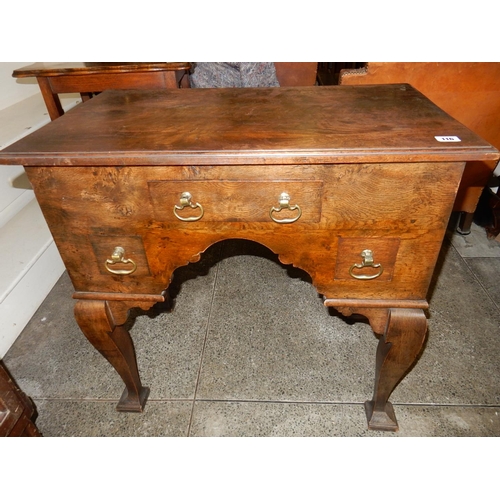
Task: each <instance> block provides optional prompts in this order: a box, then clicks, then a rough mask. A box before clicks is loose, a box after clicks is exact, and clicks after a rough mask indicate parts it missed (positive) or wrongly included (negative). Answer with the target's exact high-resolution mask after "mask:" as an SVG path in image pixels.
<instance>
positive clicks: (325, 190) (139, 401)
mask: <svg viewBox="0 0 500 500" xmlns="http://www.w3.org/2000/svg"><path fill="white" fill-rule="evenodd" d="M498 158H499V153H498V151H497V150H496V149H495V148H493V147H492V146H491V145H489V144H488V143H487V142H485V141H484V140H482V139H481V138H480V137H478V136H477V135H475V134H474V133H473V132H471V131H470V130H468V129H467V128H465V127H464V126H463V125H461V124H460V123H458V122H457V121H455V120H453V119H452V118H450V117H449V116H448V115H446V114H445V113H444V112H443V111H442V110H440V109H439V108H437V107H436V106H435V105H434V104H432V103H431V102H430V101H429V100H427V99H426V98H425V97H424V96H423V95H422V94H420V93H419V92H418V91H416V90H415V89H413V88H412V87H410V86H409V85H382V86H366V87H301V88H298V87H297V88H259V89H183V90H162V91H106V92H104V93H102V94H101V95H99V96H97V97H96V98H94V99H92V100H91V101H88V102H87V103H85V104H83V105H82V106H79V107H77V108H75V109H74V110H72V111H71V112H69V113H67V114H66V115H64V116H63V117H61V118H59V119H58V120H56V121H54V122H52V123H51V124H49V125H47V126H46V127H44V128H43V129H41V130H39V131H37V132H34V133H33V134H31V135H30V136H28V137H27V138H25V139H23V140H21V141H19V142H18V143H16V144H14V145H12V146H10V147H9V148H7V149H6V150H4V151H2V152H1V153H0V163H6V164H22V165H24V166H25V169H26V172H27V174H28V177H29V179H30V181H31V183H32V185H33V188H34V190H35V194H36V196H37V199H38V201H39V203H40V205H41V207H42V211H43V213H44V215H45V217H46V219H47V222H48V224H49V227H50V229H51V231H52V234H53V236H54V239H55V241H56V244H57V246H58V248H59V250H60V252H61V256H62V258H63V260H64V262H65V265H66V267H67V270H68V273H69V275H70V277H71V280H72V282H73V284H74V286H75V290H76V292H75V295H74V297H75V299H77V303H76V305H75V316H76V320H77V322H78V324H79V325H80V327H81V329H82V331H83V332H84V334H85V335H86V336H87V338H88V339H89V340H90V341H91V342H92V344H93V345H94V346H95V347H96V348H97V349H99V351H100V352H101V353H102V354H103V355H104V356H105V357H106V358H107V359H108V360H109V362H110V363H111V364H112V365H113V366H114V368H115V369H116V370H117V372H118V373H119V374H120V376H121V377H122V379H123V380H124V382H125V385H126V388H125V391H124V394H123V396H122V398H121V400H120V402H119V404H118V409H119V410H123V411H141V410H142V408H143V406H144V404H145V402H146V399H147V394H148V389H147V388H145V387H143V386H142V383H141V381H140V378H139V374H138V370H137V364H136V359H135V354H134V348H133V343H132V340H131V338H130V336H129V333H128V332H127V331H126V330H125V328H124V327H123V324H124V323H125V321H126V317H127V312H128V310H129V309H130V308H131V307H137V306H139V307H142V308H149V307H151V306H152V305H153V304H154V303H156V302H161V301H164V300H165V297H166V295H165V290H166V288H168V284H169V281H170V279H171V276H172V273H173V271H174V270H175V269H176V268H178V267H180V266H184V265H186V264H187V263H189V262H193V261H196V260H198V259H199V258H200V255H201V253H202V252H203V251H205V250H206V249H207V248H208V247H209V246H210V245H212V244H214V243H215V242H218V241H221V240H224V239H229V238H244V239H250V240H253V241H256V242H258V243H261V244H263V245H265V246H267V247H268V248H270V249H271V250H272V251H273V252H275V253H276V254H278V255H279V258H280V260H281V261H282V262H284V263H287V264H293V265H294V266H297V267H299V268H301V269H303V270H304V271H306V272H307V273H309V275H310V276H311V278H312V282H313V284H314V286H315V287H316V289H317V290H318V292H319V293H320V294H322V295H323V296H324V303H325V305H326V306H332V307H335V308H337V309H338V310H339V311H340V312H342V313H343V314H346V315H350V314H353V313H359V314H362V315H364V316H366V317H367V318H368V319H369V321H370V324H371V326H372V328H373V330H374V332H375V333H376V334H378V335H380V340H379V347H378V352H377V360H376V375H375V390H374V395H373V398H372V399H371V400H370V401H368V402H367V403H366V405H365V406H366V412H367V417H368V425H369V427H370V428H372V429H383V430H396V429H397V422H396V417H395V415H394V411H393V409H392V405H391V404H390V402H389V401H388V399H389V396H390V394H391V392H392V391H393V390H394V388H395V387H396V385H397V384H398V383H399V381H400V380H401V379H402V377H403V376H404V375H405V373H406V372H407V371H408V369H409V368H410V367H411V365H412V364H413V363H414V361H415V359H416V357H417V356H418V354H419V352H420V350H421V348H422V346H423V343H424V340H425V336H426V331H427V319H426V316H425V313H424V310H425V309H426V308H427V307H428V304H427V299H426V295H427V291H428V288H429V284H430V280H431V278H432V274H433V272H434V266H435V264H436V260H437V256H438V253H439V250H440V247H441V244H442V241H443V237H444V234H445V230H446V226H447V222H448V218H449V215H450V213H451V210H452V207H453V202H454V199H455V195H456V192H457V188H458V185H459V183H460V180H461V176H462V172H463V168H464V164H465V162H466V161H469V160H498ZM249 279H250V276H249Z"/></svg>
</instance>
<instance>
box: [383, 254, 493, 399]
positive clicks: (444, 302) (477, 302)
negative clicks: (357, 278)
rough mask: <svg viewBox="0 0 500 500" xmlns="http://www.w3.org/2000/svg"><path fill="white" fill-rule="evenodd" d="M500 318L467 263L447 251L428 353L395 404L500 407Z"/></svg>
mask: <svg viewBox="0 0 500 500" xmlns="http://www.w3.org/2000/svg"><path fill="white" fill-rule="evenodd" d="M499 334H500V313H499V310H498V309H497V307H496V306H495V304H494V303H493V302H492V301H491V299H490V298H489V297H488V295H487V294H486V293H485V291H484V289H483V288H482V287H481V285H480V284H479V283H478V282H477V280H476V279H475V278H474V276H473V274H472V273H471V272H470V270H469V268H468V267H467V265H466V264H465V262H464V260H463V259H462V258H461V257H460V256H459V255H458V253H457V252H456V250H455V249H454V248H453V247H452V246H449V245H445V246H444V247H443V251H442V253H441V257H440V261H439V263H438V273H437V274H436V279H435V283H434V288H433V292H432V297H431V300H430V310H429V334H428V340H427V344H426V347H425V350H424V351H423V353H422V356H421V358H420V359H419V361H418V363H417V364H416V366H415V367H414V369H413V370H412V371H411V372H410V373H409V374H408V375H407V377H406V378H405V379H404V380H403V381H402V382H401V384H400V385H399V386H398V387H397V388H396V390H395V391H394V394H393V397H392V398H391V400H392V402H393V403H427V404H429V403H432V404H478V405H489V404H493V405H496V404H499V403H500V363H499V362H498V360H499V359H500V342H499V341H498V339H499Z"/></svg>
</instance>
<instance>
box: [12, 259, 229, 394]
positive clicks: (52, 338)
mask: <svg viewBox="0 0 500 500" xmlns="http://www.w3.org/2000/svg"><path fill="white" fill-rule="evenodd" d="M218 252H219V249H215V251H214V252H208V253H207V258H205V259H204V260H203V261H202V262H200V263H196V264H192V265H189V266H186V267H183V268H180V269H179V270H178V271H176V276H175V278H174V280H173V286H172V289H173V291H174V292H173V293H174V296H175V307H174V309H173V311H172V312H169V313H166V312H161V313H159V314H157V315H155V313H154V310H153V311H149V312H148V313H147V314H146V313H144V312H142V311H140V310H137V311H135V310H134V311H132V314H131V319H130V321H129V323H128V324H129V326H130V334H131V336H132V339H133V340H134V344H135V348H136V355H137V360H138V364H139V371H140V374H141V379H142V382H143V384H144V385H145V386H148V387H149V388H150V390H151V394H150V397H151V398H152V399H155V398H189V397H193V396H194V390H195V386H196V379H197V375H198V369H199V364H200V360H201V351H202V346H203V342H204V337H205V332H206V323H207V318H208V316H209V310H210V304H211V296H212V290H213V286H214V279H215V278H214V276H215V270H216V262H217V259H218ZM72 293H73V287H72V284H71V282H70V280H69V278H68V276H67V274H64V275H63V277H62V278H61V279H60V280H59V282H58V283H57V284H56V286H55V287H54V289H53V290H52V292H51V293H50V294H49V296H48V297H47V299H46V300H45V301H44V303H43V304H42V305H41V306H40V308H39V310H38V311H37V312H36V313H35V315H34V316H33V318H32V320H31V321H30V323H29V324H28V325H27V327H26V328H25V330H24V331H23V333H22V334H21V336H20V337H19V338H18V339H17V341H16V342H15V344H14V345H13V346H12V347H11V349H10V350H9V352H8V353H7V355H6V356H5V358H4V362H5V364H6V366H7V367H8V369H9V370H10V371H11V373H12V375H13V377H14V378H15V379H16V381H17V383H18V385H19V386H20V387H21V389H22V390H23V391H24V392H26V394H28V396H30V397H34V398H77V399H78V398H116V400H118V399H119V398H120V396H121V394H122V392H123V389H124V385H123V382H122V381H121V379H120V377H119V376H118V375H117V373H116V372H115V371H114V369H113V368H112V367H111V365H110V364H109V363H108V362H107V361H106V360H105V359H104V358H103V357H102V356H101V354H100V353H99V352H97V351H96V350H95V349H94V348H93V346H92V345H91V344H90V343H89V342H88V341H87V339H86V338H85V336H84V335H83V334H82V333H81V331H80V329H79V327H78V325H77V324H76V321H75V319H74V316H73V306H74V300H73V299H72V298H71V297H72Z"/></svg>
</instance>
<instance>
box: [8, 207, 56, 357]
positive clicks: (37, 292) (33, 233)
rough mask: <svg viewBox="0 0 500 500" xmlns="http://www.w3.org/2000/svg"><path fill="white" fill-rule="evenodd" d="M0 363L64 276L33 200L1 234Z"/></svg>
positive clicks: (43, 220)
mask: <svg viewBox="0 0 500 500" xmlns="http://www.w3.org/2000/svg"><path fill="white" fill-rule="evenodd" d="M0 263H1V266H0V359H1V358H3V356H4V355H5V354H6V352H7V351H8V350H9V348H10V347H11V345H12V344H13V343H14V341H15V340H16V339H17V337H18V336H19V334H20V333H21V332H22V330H23V329H24V327H25V326H26V325H27V323H28V321H29V320H30V319H31V317H32V316H33V314H34V313H35V312H36V310H37V309H38V307H39V306H40V304H41V303H42V302H43V300H44V299H45V297H46V296H47V294H48V293H49V292H50V290H51V289H52V287H53V286H54V285H55V283H56V282H57V280H58V279H59V278H60V277H61V275H62V273H63V272H64V264H63V262H62V260H61V257H60V255H59V252H58V250H57V248H56V246H55V243H54V241H53V240H52V235H51V234H50V232H49V229H48V227H47V224H46V222H45V219H44V218H43V215H42V212H41V210H40V207H39V205H38V203H37V202H36V200H33V201H32V202H30V203H29V204H28V205H27V206H26V207H25V208H24V209H23V210H21V212H19V213H18V214H17V215H16V216H15V217H14V218H13V219H12V220H10V221H9V222H8V223H7V224H6V225H5V226H4V227H3V228H1V230H0Z"/></svg>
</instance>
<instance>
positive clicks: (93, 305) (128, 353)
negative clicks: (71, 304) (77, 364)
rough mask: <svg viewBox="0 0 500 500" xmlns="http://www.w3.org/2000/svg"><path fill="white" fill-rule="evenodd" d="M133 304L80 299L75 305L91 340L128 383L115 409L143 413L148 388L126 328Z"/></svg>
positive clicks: (76, 314)
mask: <svg viewBox="0 0 500 500" xmlns="http://www.w3.org/2000/svg"><path fill="white" fill-rule="evenodd" d="M151 305H153V304H150V305H149V306H151ZM133 306H134V305H130V304H129V303H124V302H113V301H106V300H79V301H78V302H77V303H76V304H75V318H76V321H77V323H78V325H79V326H80V329H81V330H82V332H83V333H84V334H85V336H86V337H87V339H88V340H89V341H90V343H91V344H92V345H93V346H94V347H95V348H96V349H97V350H98V351H99V352H100V353H101V354H102V355H103V356H104V357H105V358H106V359H107V360H108V361H109V362H110V363H111V365H112V366H113V368H114V369H115V370H116V371H117V372H118V374H119V375H120V377H121V378H122V380H123V381H124V382H125V390H124V392H123V395H122V397H121V399H120V401H119V403H118V405H117V407H116V409H117V410H118V411H129V412H142V410H143V409H144V405H145V404H146V400H147V398H148V395H149V389H148V388H147V387H143V386H142V383H141V380H140V377H139V371H138V369H137V360H136V356H135V349H134V344H133V342H132V339H131V337H130V334H129V332H128V331H127V330H126V329H125V328H124V327H123V324H124V323H125V321H126V319H127V313H128V310H129V309H130V308H131V307H133Z"/></svg>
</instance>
